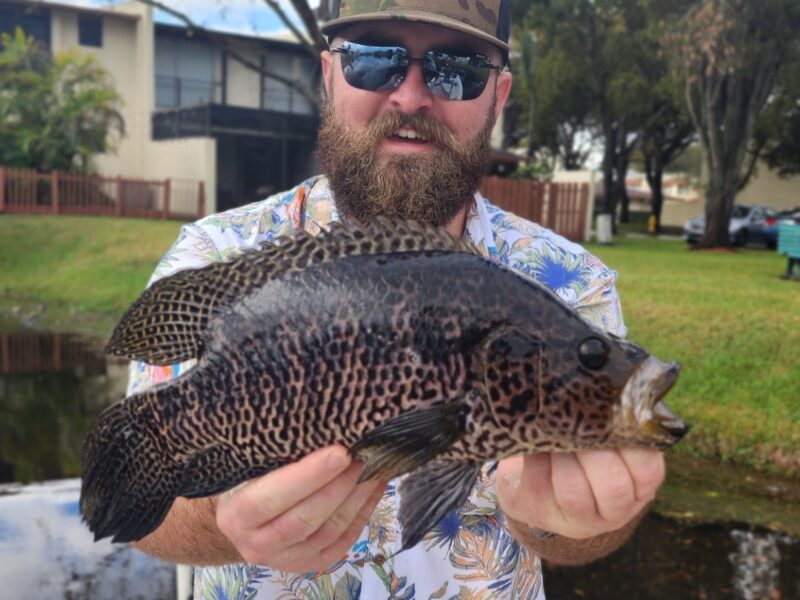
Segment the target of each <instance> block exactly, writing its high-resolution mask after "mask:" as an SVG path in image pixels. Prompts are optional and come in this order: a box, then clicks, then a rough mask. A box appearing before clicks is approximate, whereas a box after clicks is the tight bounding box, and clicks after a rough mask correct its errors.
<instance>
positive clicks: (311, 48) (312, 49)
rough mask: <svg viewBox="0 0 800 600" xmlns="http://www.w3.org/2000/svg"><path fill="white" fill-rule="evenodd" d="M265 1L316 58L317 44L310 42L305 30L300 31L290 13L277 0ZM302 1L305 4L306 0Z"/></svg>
mask: <svg viewBox="0 0 800 600" xmlns="http://www.w3.org/2000/svg"><path fill="white" fill-rule="evenodd" d="M264 3H265V4H266V5H267V6H269V7H270V8H271V9H272V10H273V11H275V14H276V15H278V18H279V19H280V20H281V21H283V24H284V25H286V27H287V28H288V29H289V31H291V32H292V34H293V35H294V37H296V38H297V41H298V42H300V43H301V44H302V45H303V47H304V48H305V49H306V51H308V52H309V53H310V54H311V55H312V56H313V57H314V58H316V57H317V55H318V54H319V53H318V52H317V51H316V49H315V48H316V46H312V45H311V44H310V43H309V41H308V38H307V37H306V36H305V35H304V34H303V32H302V31H300V30H299V29H298V28H297V27H295V24H294V23H292V20H291V19H290V18H289V15H287V14H286V11H284V10H283V8H281V5H280V4H278V3H277V2H276V1H275V0H264ZM301 3H302V4H305V0H301ZM314 25H315V26H316V22H315V23H314ZM317 33H319V29H317Z"/></svg>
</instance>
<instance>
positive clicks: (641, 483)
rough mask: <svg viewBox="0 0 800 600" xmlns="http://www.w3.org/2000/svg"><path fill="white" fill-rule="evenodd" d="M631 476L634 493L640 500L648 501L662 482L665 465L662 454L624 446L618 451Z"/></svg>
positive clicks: (656, 451)
mask: <svg viewBox="0 0 800 600" xmlns="http://www.w3.org/2000/svg"><path fill="white" fill-rule="evenodd" d="M619 454H620V457H621V458H622V460H623V461H625V464H626V465H627V467H628V471H629V472H630V474H631V477H632V478H633V485H634V494H635V496H636V499H637V500H638V501H640V502H650V501H651V500H652V499H653V498H655V496H656V492H657V491H658V488H659V487H661V484H662V483H664V477H665V476H666V472H667V469H666V465H665V462H664V454H662V453H661V452H659V451H658V450H644V449H640V448H625V449H624V450H620V451H619Z"/></svg>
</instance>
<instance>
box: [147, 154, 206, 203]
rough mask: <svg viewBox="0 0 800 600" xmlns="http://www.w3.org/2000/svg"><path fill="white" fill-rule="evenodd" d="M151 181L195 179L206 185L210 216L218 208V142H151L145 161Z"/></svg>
mask: <svg viewBox="0 0 800 600" xmlns="http://www.w3.org/2000/svg"><path fill="white" fill-rule="evenodd" d="M144 170H145V173H146V174H147V179H193V180H195V181H203V182H205V192H206V214H211V213H212V212H216V207H217V141H216V140H215V139H213V138H182V139H176V140H164V141H159V142H151V143H149V144H148V146H147V152H146V157H145V169H144Z"/></svg>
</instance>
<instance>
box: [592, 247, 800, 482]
mask: <svg viewBox="0 0 800 600" xmlns="http://www.w3.org/2000/svg"><path fill="white" fill-rule="evenodd" d="M590 249H591V250H592V251H593V252H594V253H596V254H597V255H598V256H599V257H600V258H602V259H603V260H604V261H605V262H606V263H607V264H608V265H610V266H612V267H613V268H614V269H616V270H617V271H618V272H619V274H620V277H619V280H618V289H619V293H620V296H621V298H622V305H623V312H624V315H625V321H626V323H627V325H628V337H629V338H630V339H632V340H633V341H635V342H638V343H640V344H642V345H643V346H645V347H646V348H648V349H649V350H650V351H651V352H652V353H654V354H655V355H657V356H659V357H661V358H663V359H673V360H677V361H679V362H680V363H681V364H682V366H683V370H682V373H681V376H680V378H679V380H678V383H677V384H676V386H675V388H674V389H673V391H672V392H671V393H670V395H669V404H670V405H671V406H672V407H673V409H674V410H675V411H676V412H677V413H679V414H681V416H684V417H685V418H686V419H688V420H689V421H690V422H691V423H692V425H693V431H692V434H691V436H690V438H689V440H688V443H686V444H682V445H680V446H678V449H682V451H691V452H694V453H697V454H699V455H703V456H719V457H722V458H723V459H729V460H734V461H737V462H743V463H748V464H752V465H756V466H759V467H761V468H765V467H767V468H777V469H778V470H784V471H787V470H788V471H790V472H794V473H800V283H798V282H794V281H785V280H781V279H779V277H778V276H779V275H780V274H781V273H783V272H784V270H785V268H786V259H785V258H784V257H781V256H778V255H777V254H776V253H775V252H768V251H764V250H757V249H747V250H739V251H736V252H722V253H720V252H697V251H689V250H688V249H687V246H686V244H684V243H682V242H670V241H660V240H651V239H628V238H622V239H618V240H617V241H616V243H615V245H613V246H594V245H592V246H590Z"/></svg>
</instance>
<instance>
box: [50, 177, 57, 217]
mask: <svg viewBox="0 0 800 600" xmlns="http://www.w3.org/2000/svg"><path fill="white" fill-rule="evenodd" d="M50 202H52V204H53V214H54V215H57V214H58V171H51V172H50Z"/></svg>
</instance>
